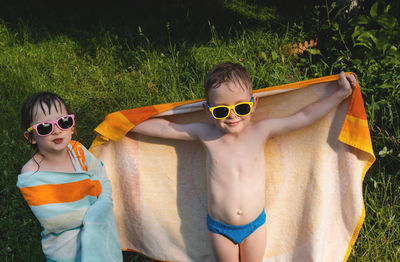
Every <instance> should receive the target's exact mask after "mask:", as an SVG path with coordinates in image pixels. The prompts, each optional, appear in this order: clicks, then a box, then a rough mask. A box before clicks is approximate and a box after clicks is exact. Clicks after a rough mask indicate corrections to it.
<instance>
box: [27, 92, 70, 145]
mask: <svg viewBox="0 0 400 262" xmlns="http://www.w3.org/2000/svg"><path fill="white" fill-rule="evenodd" d="M36 105H38V107H37V110H42V111H43V113H44V114H47V113H51V110H52V108H54V109H55V110H56V112H58V110H62V106H65V108H66V110H67V113H68V114H70V110H69V108H68V105H67V104H66V103H65V101H64V100H63V99H62V98H61V97H59V96H58V95H56V94H54V93H51V92H39V93H35V94H33V95H31V96H29V97H28V98H27V99H26V100H25V102H24V104H23V105H22V110H21V123H22V127H23V128H24V131H26V130H27V129H28V128H29V127H30V126H31V123H32V120H33V117H34V113H35V112H33V110H34V108H35V106H36ZM43 105H46V106H47V108H48V110H49V112H46V111H45V109H44V107H43ZM33 132H34V131H33V130H32V131H31V132H29V137H28V142H29V144H30V145H31V146H32V148H33V149H35V150H37V144H32V143H31V141H32V138H33Z"/></svg>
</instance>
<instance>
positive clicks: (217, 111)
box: [213, 107, 229, 118]
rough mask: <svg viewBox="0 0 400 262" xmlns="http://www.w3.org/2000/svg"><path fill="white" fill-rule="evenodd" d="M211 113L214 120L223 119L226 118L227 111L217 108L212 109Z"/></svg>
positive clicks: (226, 109)
mask: <svg viewBox="0 0 400 262" xmlns="http://www.w3.org/2000/svg"><path fill="white" fill-rule="evenodd" d="M213 113H214V116H215V117H216V118H224V117H226V116H228V114H229V109H228V108H227V107H217V108H215V109H214V111H213Z"/></svg>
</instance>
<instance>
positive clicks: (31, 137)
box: [24, 131, 36, 145]
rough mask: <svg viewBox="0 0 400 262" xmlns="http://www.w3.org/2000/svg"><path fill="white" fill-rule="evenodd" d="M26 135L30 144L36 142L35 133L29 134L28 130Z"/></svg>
mask: <svg viewBox="0 0 400 262" xmlns="http://www.w3.org/2000/svg"><path fill="white" fill-rule="evenodd" d="M24 137H25V139H26V140H27V141H28V143H29V144H32V145H34V144H36V140H35V139H34V138H33V135H31V134H29V132H28V131H25V132H24Z"/></svg>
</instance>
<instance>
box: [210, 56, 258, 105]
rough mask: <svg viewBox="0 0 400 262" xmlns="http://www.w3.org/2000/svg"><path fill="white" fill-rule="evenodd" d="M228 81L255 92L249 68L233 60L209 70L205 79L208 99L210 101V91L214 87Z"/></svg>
mask: <svg viewBox="0 0 400 262" xmlns="http://www.w3.org/2000/svg"><path fill="white" fill-rule="evenodd" d="M226 82H234V83H235V84H236V85H238V86H240V87H241V88H243V89H244V90H248V91H249V93H252V92H253V86H252V83H251V79H250V76H249V73H248V72H247V70H246V69H245V68H244V67H243V66H241V65H240V64H235V63H231V62H226V63H221V64H218V65H216V66H214V67H213V68H211V70H210V71H208V73H207V76H206V79H205V81H204V89H205V90H204V91H205V95H206V100H207V101H208V99H209V96H208V93H209V92H210V89H212V88H218V87H219V86H220V85H221V84H223V83H226Z"/></svg>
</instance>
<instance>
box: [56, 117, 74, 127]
mask: <svg viewBox="0 0 400 262" xmlns="http://www.w3.org/2000/svg"><path fill="white" fill-rule="evenodd" d="M57 124H58V126H59V127H60V128H61V129H68V128H71V127H72V125H73V124H74V121H73V120H72V117H70V116H65V117H62V118H60V119H59V120H58V122H57Z"/></svg>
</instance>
